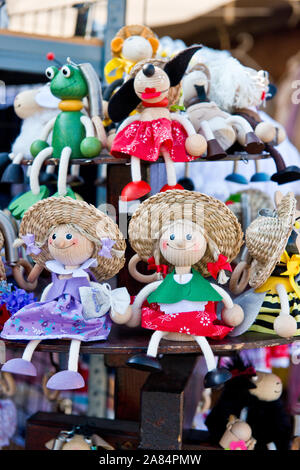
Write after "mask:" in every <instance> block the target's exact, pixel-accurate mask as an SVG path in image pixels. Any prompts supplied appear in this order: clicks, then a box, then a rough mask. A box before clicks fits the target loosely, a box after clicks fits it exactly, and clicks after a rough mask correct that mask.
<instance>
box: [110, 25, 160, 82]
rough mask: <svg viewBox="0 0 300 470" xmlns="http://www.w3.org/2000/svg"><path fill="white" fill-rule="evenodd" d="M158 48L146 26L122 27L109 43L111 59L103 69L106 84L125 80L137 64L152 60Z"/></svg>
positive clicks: (157, 43)
mask: <svg viewBox="0 0 300 470" xmlns="http://www.w3.org/2000/svg"><path fill="white" fill-rule="evenodd" d="M158 46H159V40H158V39H157V38H156V36H155V34H154V33H153V31H151V29H150V28H148V27H147V26H144V25H139V24H134V25H128V26H123V28H121V29H120V30H119V31H118V32H117V34H116V35H115V37H114V38H113V39H112V41H111V43H110V47H111V53H112V56H113V58H112V59H111V60H110V61H109V62H108V63H107V64H106V65H105V67H104V76H105V80H106V81H107V83H108V84H111V83H113V82H114V81H115V80H119V79H121V78H126V76H128V74H129V73H130V71H131V69H132V67H133V66H134V65H135V64H136V63H137V62H140V61H141V60H148V59H151V58H154V57H155V54H156V51H157V49H158Z"/></svg>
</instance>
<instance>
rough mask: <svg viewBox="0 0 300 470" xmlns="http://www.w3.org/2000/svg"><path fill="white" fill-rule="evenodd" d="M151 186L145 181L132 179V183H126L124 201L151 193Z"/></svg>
mask: <svg viewBox="0 0 300 470" xmlns="http://www.w3.org/2000/svg"><path fill="white" fill-rule="evenodd" d="M150 191H151V186H150V184H148V183H146V182H145V181H131V183H128V184H126V186H125V188H123V190H122V192H121V200H122V201H135V200H136V199H139V198H140V197H143V196H146V194H148V193H150Z"/></svg>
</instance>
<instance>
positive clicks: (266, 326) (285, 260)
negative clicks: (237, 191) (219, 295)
mask: <svg viewBox="0 0 300 470" xmlns="http://www.w3.org/2000/svg"><path fill="white" fill-rule="evenodd" d="M275 203H276V207H277V209H276V211H271V210H262V211H260V213H259V216H258V217H257V218H256V219H255V220H253V222H251V224H250V225H249V227H248V229H247V230H246V248H247V250H248V254H247V255H246V261H241V262H240V263H239V264H238V265H237V267H236V268H235V270H234V272H233V275H232V277H231V280H230V285H229V286H230V289H231V291H232V292H233V293H234V294H240V295H239V296H238V297H236V298H235V302H236V303H237V304H239V305H240V306H241V307H242V308H243V309H244V313H245V318H244V321H243V322H242V323H241V324H240V325H239V326H237V327H236V328H235V329H234V330H233V331H232V332H231V333H230V335H232V336H238V335H240V334H242V333H244V332H245V331H247V330H248V331H256V332H261V333H268V334H273V335H276V334H277V335H279V336H282V337H290V336H295V335H297V336H298V335H299V334H300V323H299V322H300V288H299V284H298V282H297V279H298V277H299V276H298V275H299V273H300V255H299V251H300V236H299V233H298V231H297V230H298V229H299V221H297V219H299V218H300V217H299V216H300V213H298V212H297V211H296V200H295V198H294V196H293V194H292V193H288V194H287V195H286V196H282V194H281V193H280V192H279V191H278V192H277V193H276V197H275ZM248 281H249V285H250V287H251V289H250V290H246V291H245V292H243V290H244V289H245V288H246V286H247V284H248ZM242 292H243V293H242Z"/></svg>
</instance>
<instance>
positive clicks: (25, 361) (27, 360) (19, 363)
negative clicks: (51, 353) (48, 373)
mask: <svg viewBox="0 0 300 470" xmlns="http://www.w3.org/2000/svg"><path fill="white" fill-rule="evenodd" d="M40 342H41V340H39V339H33V340H32V341H29V343H28V344H27V346H26V348H25V349H24V352H23V356H22V358H15V359H10V361H7V362H6V363H5V364H4V365H3V367H2V369H1V370H2V371H3V372H11V373H12V374H22V375H30V376H32V377H35V376H36V375H37V372H36V368H35V366H34V365H33V364H32V363H31V358H32V355H33V353H34V351H35V349H36V347H37V346H38V344H39V343H40Z"/></svg>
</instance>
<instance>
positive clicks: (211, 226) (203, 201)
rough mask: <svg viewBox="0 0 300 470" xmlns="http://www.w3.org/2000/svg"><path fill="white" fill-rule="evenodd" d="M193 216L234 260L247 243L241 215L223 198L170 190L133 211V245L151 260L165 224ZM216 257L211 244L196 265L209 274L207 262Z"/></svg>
mask: <svg viewBox="0 0 300 470" xmlns="http://www.w3.org/2000/svg"><path fill="white" fill-rule="evenodd" d="M181 219H184V220H190V221H192V222H194V223H196V224H197V225H199V226H201V227H202V228H203V229H204V232H205V236H206V237H207V239H208V241H212V242H214V244H215V245H216V246H217V248H218V250H219V252H220V253H221V254H223V255H225V256H226V257H227V258H228V261H229V262H231V261H232V260H233V259H234V258H235V257H236V256H237V254H238V252H239V250H240V247H241V245H242V244H243V233H242V230H241V226H240V224H239V223H238V220H237V218H236V217H235V215H234V214H233V213H232V211H231V210H230V209H229V208H228V207H227V206H226V205H225V204H224V203H223V202H221V201H219V200H218V199H215V198H214V197H211V196H207V195H206V194H202V193H198V192H196V191H185V190H169V191H166V192H162V193H158V194H155V195H154V196H151V197H150V198H149V199H146V201H144V202H143V203H142V204H140V206H139V207H138V209H137V210H136V211H135V213H134V214H133V216H132V218H131V221H130V224H129V229H128V234H129V241H130V244H131V246H132V248H133V249H134V250H135V251H136V253H137V254H138V255H139V257H140V258H141V259H142V260H144V261H147V260H148V259H149V258H150V257H151V256H153V251H154V248H155V244H156V242H157V239H158V237H159V233H160V231H161V229H162V227H164V226H166V225H168V224H169V223H170V222H173V221H175V220H181ZM214 261H216V259H215V256H214V254H213V253H212V252H211V250H210V248H209V246H208V248H207V250H206V252H205V254H204V256H203V258H202V259H201V260H200V261H199V262H198V263H197V264H196V265H195V266H194V267H195V268H196V269H198V270H199V271H201V272H202V274H203V275H204V276H209V275H210V274H209V273H208V271H207V267H206V266H207V263H208V262H214Z"/></svg>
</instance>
